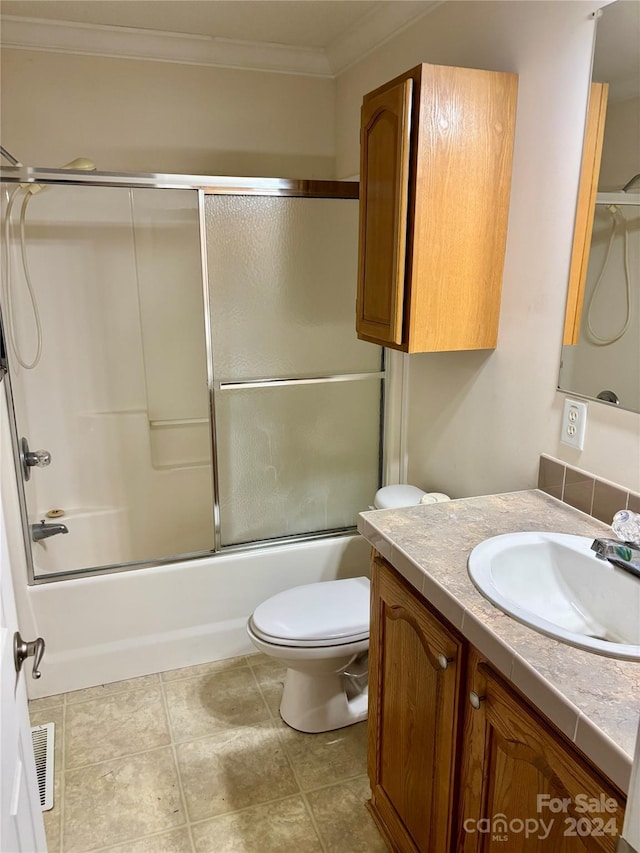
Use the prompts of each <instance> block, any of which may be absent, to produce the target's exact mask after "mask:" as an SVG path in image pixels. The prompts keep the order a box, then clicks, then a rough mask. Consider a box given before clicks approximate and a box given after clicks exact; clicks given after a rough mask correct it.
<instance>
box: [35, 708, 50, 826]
mask: <svg viewBox="0 0 640 853" xmlns="http://www.w3.org/2000/svg"><path fill="white" fill-rule="evenodd" d="M54 728H55V727H54V724H53V723H45V724H44V726H34V727H33V728H32V729H31V740H32V742H33V754H34V756H35V759H36V776H37V777H38V789H39V791H40V805H41V806H42V811H43V812H48V811H49V809H52V808H53V738H54Z"/></svg>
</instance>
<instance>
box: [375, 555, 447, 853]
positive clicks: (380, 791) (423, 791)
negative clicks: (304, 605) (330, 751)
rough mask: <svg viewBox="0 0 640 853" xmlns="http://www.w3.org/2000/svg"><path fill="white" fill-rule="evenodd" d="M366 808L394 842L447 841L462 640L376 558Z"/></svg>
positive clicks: (417, 845) (437, 846) (411, 852)
mask: <svg viewBox="0 0 640 853" xmlns="http://www.w3.org/2000/svg"><path fill="white" fill-rule="evenodd" d="M371 583H372V611H371V634H370V645H369V748H368V765H369V768H368V769H369V778H370V781H371V792H372V796H371V801H370V803H369V807H370V811H371V813H372V815H373V817H374V820H375V821H376V823H377V825H378V827H379V828H380V830H381V832H382V834H383V835H384V836H385V838H386V839H387V841H388V842H389V843H390V844H392V849H393V850H398V851H402V853H415V851H427V850H428V851H434V853H435V851H437V853H443V851H448V850H449V849H450V846H451V833H452V831H453V820H452V818H453V813H454V800H453V795H454V790H455V786H454V784H453V773H454V769H455V764H456V754H457V748H458V746H457V737H458V723H457V720H458V717H459V713H458V711H459V704H460V695H461V689H462V686H463V681H462V672H461V659H462V644H461V641H460V640H459V639H458V638H457V637H456V636H454V635H453V634H452V633H451V632H450V631H449V630H448V629H447V628H445V626H444V625H443V624H442V623H441V621H440V620H438V619H437V618H435V617H434V616H433V615H432V614H431V613H430V612H429V611H428V610H427V608H426V607H425V606H424V604H422V603H420V602H418V601H417V600H416V598H415V594H414V593H412V592H411V589H410V587H409V586H408V585H407V584H406V583H405V581H404V580H403V579H402V578H401V577H400V576H399V575H397V574H396V572H395V571H394V570H393V569H392V568H391V567H390V566H389V564H388V563H386V562H385V561H384V560H383V559H381V558H374V560H373V563H372V577H371Z"/></svg>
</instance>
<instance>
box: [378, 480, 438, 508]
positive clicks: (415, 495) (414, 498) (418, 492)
mask: <svg viewBox="0 0 640 853" xmlns="http://www.w3.org/2000/svg"><path fill="white" fill-rule="evenodd" d="M425 495H426V492H425V491H423V490H422V489H419V488H418V487H417V486H409V485H407V484H406V483H401V484H400V485H397V486H383V487H382V488H381V489H378V491H377V492H376V496H375V498H374V499H373V505H374V507H375V508H376V509H399V508H400V507H403V506H417V505H418V504H419V503H420V500H421V499H422V498H423V497H424V496H425Z"/></svg>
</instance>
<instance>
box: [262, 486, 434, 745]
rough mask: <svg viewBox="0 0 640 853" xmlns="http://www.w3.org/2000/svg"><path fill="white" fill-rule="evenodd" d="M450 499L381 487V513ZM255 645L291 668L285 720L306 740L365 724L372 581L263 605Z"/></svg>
mask: <svg viewBox="0 0 640 853" xmlns="http://www.w3.org/2000/svg"><path fill="white" fill-rule="evenodd" d="M432 498H433V499H434V500H437V501H440V500H448V497H447V496H446V495H441V494H439V493H438V494H437V495H436V494H435V493H432V494H427V493H426V492H424V491H423V490H422V489H418V488H417V487H416V486H409V485H399V486H384V487H383V488H382V489H379V490H378V492H377V493H376V496H375V501H374V505H375V508H376V509H390V508H398V507H407V506H415V505H417V504H419V503H424V502H429V503H431V502H432V500H431V499H432ZM247 632H248V634H249V637H250V638H251V642H252V643H253V645H254V646H255V647H256V648H257V649H258V651H260V652H263V653H264V654H266V655H270V656H271V657H274V658H278V660H280V661H282V663H284V665H285V666H286V667H287V674H286V677H285V681H284V693H283V694H282V702H281V703H280V715H281V717H282V719H283V720H284V721H285V723H288V724H289V725H290V726H291V727H292V728H294V729H298V731H301V732H327V731H330V730H331V729H340V728H343V727H344V726H350V725H352V724H353V723H359V722H360V721H361V720H366V719H367V705H368V671H367V662H368V654H367V652H368V649H369V580H368V578H364V577H362V578H348V579H346V580H337V581H323V582H322V583H312V584H306V585H305V586H296V587H294V588H293V589H287V590H285V591H284V592H280V593H278V594H277V595H274V596H272V598H268V599H267V600H266V601H264V602H263V603H262V604H260V605H259V606H258V607H257V608H256V610H255V612H254V614H253V616H252V617H251V618H250V619H249V622H248V624H247Z"/></svg>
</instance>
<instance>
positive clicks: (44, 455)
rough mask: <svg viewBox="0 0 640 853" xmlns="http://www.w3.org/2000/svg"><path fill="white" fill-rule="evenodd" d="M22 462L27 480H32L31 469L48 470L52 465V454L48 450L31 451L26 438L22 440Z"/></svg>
mask: <svg viewBox="0 0 640 853" xmlns="http://www.w3.org/2000/svg"><path fill="white" fill-rule="evenodd" d="M20 461H21V462H22V472H23V474H24V478H25V480H27V481H28V480H29V479H30V478H31V468H46V467H47V465H51V454H50V453H49V451H48V450H29V442H28V441H27V439H26V438H23V439H21V440H20Z"/></svg>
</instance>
